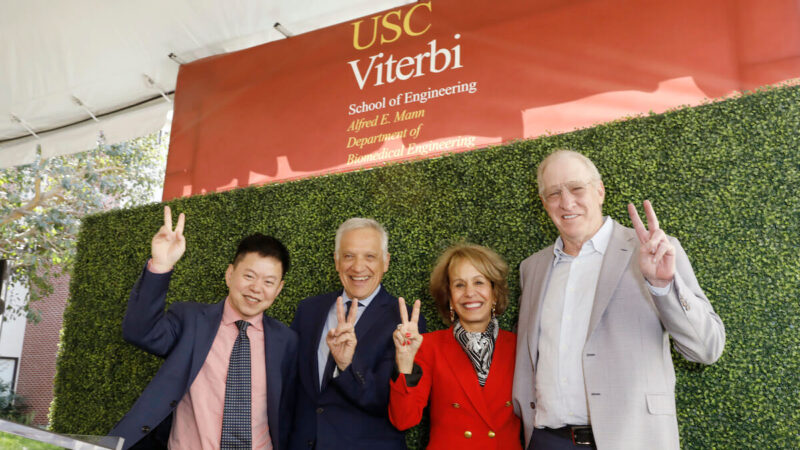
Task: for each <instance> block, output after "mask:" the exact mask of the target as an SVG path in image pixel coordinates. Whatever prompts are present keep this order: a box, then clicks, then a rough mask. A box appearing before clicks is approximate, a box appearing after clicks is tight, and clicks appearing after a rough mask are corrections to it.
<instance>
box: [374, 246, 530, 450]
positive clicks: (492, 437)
mask: <svg viewBox="0 0 800 450" xmlns="http://www.w3.org/2000/svg"><path fill="white" fill-rule="evenodd" d="M507 275H508V265H507V264H506V263H505V262H504V261H503V259H502V258H501V257H500V256H498V255H497V254H496V253H495V252H493V251H492V250H490V249H488V248H486V247H482V246H479V245H474V244H457V245H455V246H453V247H450V248H449V249H447V250H446V251H445V252H444V253H443V254H442V256H440V257H439V261H438V262H437V263H436V267H435V268H434V269H433V272H432V273H431V283H430V288H431V294H432V295H433V298H434V302H435V303H436V307H437V309H438V310H439V313H440V315H441V316H442V319H443V320H444V322H445V323H446V324H448V325H452V326H451V327H450V328H448V329H446V330H439V331H434V332H432V333H426V334H425V335H424V341H425V343H424V344H423V336H422V335H420V334H419V332H418V329H417V321H418V319H419V308H420V301H419V300H417V301H416V302H415V303H414V309H413V310H412V313H411V319H408V313H407V311H406V305H405V300H403V299H402V298H400V299H399V305H398V306H399V308H400V314H401V317H402V323H401V324H400V325H398V326H397V330H396V331H395V332H394V335H393V336H394V343H395V362H396V364H397V372H398V373H397V374H396V375H397V376H396V377H393V380H392V383H391V397H390V401H389V419H390V420H391V421H392V424H394V426H395V427H397V428H398V429H400V430H405V429H408V428H411V427H413V426H414V425H416V424H418V423H419V421H420V419H421V418H422V411H423V409H425V406H427V405H428V402H429V401H430V416H431V432H430V442H429V443H428V449H448V450H449V449H454V448H457V449H470V448H475V449H502V450H507V449H511V450H514V449H521V448H522V444H521V441H520V421H519V418H518V417H517V416H516V415H514V408H513V406H512V405H511V384H512V380H513V378H514V350H515V348H516V337H515V336H514V334H513V333H509V332H507V331H504V330H500V329H499V327H498V325H497V319H496V318H495V314H502V313H503V311H504V310H505V309H506V305H507V304H508V283H507V281H506V277H507Z"/></svg>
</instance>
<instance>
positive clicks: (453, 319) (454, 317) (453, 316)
mask: <svg viewBox="0 0 800 450" xmlns="http://www.w3.org/2000/svg"><path fill="white" fill-rule="evenodd" d="M455 321H456V313H455V311H453V305H450V323H454V322H455Z"/></svg>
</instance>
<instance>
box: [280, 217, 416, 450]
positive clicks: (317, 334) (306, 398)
mask: <svg viewBox="0 0 800 450" xmlns="http://www.w3.org/2000/svg"><path fill="white" fill-rule="evenodd" d="M388 240H389V239H388V236H387V234H386V230H384V228H383V227H382V226H381V225H380V224H379V223H378V222H376V221H374V220H372V219H363V218H352V219H349V220H347V221H345V222H344V223H342V225H341V226H339V229H338V230H337V232H336V241H335V251H334V255H333V258H334V263H335V265H336V271H337V272H339V279H340V280H341V282H342V286H343V289H342V290H339V291H336V292H331V293H328V294H323V295H319V296H316V297H310V298H307V299H305V300H303V301H301V302H300V304H299V305H298V307H297V312H296V313H295V318H294V321H293V322H292V326H291V327H292V329H293V330H295V331H297V333H298V337H299V349H298V351H299V357H298V361H299V366H298V375H299V378H300V383H299V386H298V393H297V408H296V410H295V419H294V428H293V431H292V438H291V439H292V441H291V448H292V449H296V450H300V449H316V450H325V449H348V450H350V449H352V450H359V449H365V450H367V449H369V450H381V449H387V450H390V449H405V448H406V444H405V435H404V433H402V432H400V431H398V430H397V429H395V428H394V427H393V426H392V424H391V422H389V418H388V404H389V379H390V377H391V374H392V368H393V364H394V343H393V342H392V333H393V332H394V330H395V329H396V326H397V324H399V323H400V321H401V319H400V314H399V312H398V310H397V306H396V305H397V298H395V297H394V296H392V295H391V294H389V293H388V292H386V289H384V288H383V286H382V285H381V279H382V278H383V274H384V273H386V270H387V269H388V268H389V252H388ZM351 305H352V306H351ZM346 311H347V312H346ZM419 326H420V331H422V332H424V330H425V323H424V319H423V318H422V317H421V318H420V323H419Z"/></svg>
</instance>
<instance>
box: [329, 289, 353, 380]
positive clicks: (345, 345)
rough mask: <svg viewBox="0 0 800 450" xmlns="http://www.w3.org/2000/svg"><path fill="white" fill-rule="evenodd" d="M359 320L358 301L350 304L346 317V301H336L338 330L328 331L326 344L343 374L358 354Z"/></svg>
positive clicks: (339, 299) (338, 299)
mask: <svg viewBox="0 0 800 450" xmlns="http://www.w3.org/2000/svg"><path fill="white" fill-rule="evenodd" d="M357 318H358V299H353V300H352V302H351V303H350V312H349V313H348V314H347V317H345V314H344V300H342V297H339V298H337V299H336V319H337V320H338V322H337V325H336V328H334V329H332V330H330V331H328V335H327V336H325V342H326V343H327V344H328V348H330V349H331V355H332V356H333V360H334V361H336V366H337V367H339V371H340V372H343V371H344V370H345V369H347V367H348V366H349V365H350V363H351V362H353V354H354V353H355V352H356V344H357V343H358V341H357V339H356V319H357Z"/></svg>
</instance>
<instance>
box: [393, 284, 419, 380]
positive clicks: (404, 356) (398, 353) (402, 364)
mask: <svg viewBox="0 0 800 450" xmlns="http://www.w3.org/2000/svg"><path fill="white" fill-rule="evenodd" d="M397 306H398V307H399V308H400V320H401V323H400V324H398V325H397V329H396V330H394V333H393V334H392V338H393V339H394V355H395V356H394V357H395V361H396V362H397V369H398V370H399V371H400V373H411V371H412V370H413V368H414V356H416V355H417V351H418V350H419V347H420V345H422V335H421V334H419V326H418V324H419V308H420V301H419V300H417V301H415V302H414V308H413V309H412V310H411V320H409V319H408V308H407V307H406V301H405V300H404V299H403V297H400V298H398V299H397Z"/></svg>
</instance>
